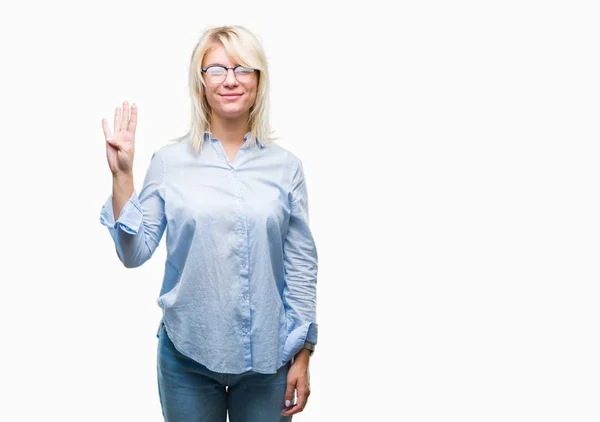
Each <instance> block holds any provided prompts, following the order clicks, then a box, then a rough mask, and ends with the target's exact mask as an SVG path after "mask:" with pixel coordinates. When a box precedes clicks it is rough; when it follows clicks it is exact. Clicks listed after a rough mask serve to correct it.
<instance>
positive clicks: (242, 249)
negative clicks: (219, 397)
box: [233, 170, 252, 366]
mask: <svg viewBox="0 0 600 422" xmlns="http://www.w3.org/2000/svg"><path fill="white" fill-rule="evenodd" d="M233 176H234V183H235V188H236V195H237V198H236V205H237V210H238V219H237V221H236V230H237V234H238V236H239V238H238V252H239V259H240V296H241V306H240V309H241V313H242V326H241V332H242V335H243V343H244V348H245V353H244V355H245V359H246V364H247V365H248V366H250V365H251V363H252V357H251V354H250V353H251V352H250V350H251V348H250V338H249V336H248V333H249V332H250V327H251V320H250V303H249V289H250V286H249V268H248V227H247V223H246V219H245V216H244V212H243V210H244V205H243V199H242V189H241V186H240V181H239V179H238V175H237V172H236V171H235V170H234V172H233Z"/></svg>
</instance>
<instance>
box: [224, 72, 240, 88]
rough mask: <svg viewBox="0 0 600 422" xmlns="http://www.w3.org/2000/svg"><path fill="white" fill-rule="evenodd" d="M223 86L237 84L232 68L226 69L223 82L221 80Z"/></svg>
mask: <svg viewBox="0 0 600 422" xmlns="http://www.w3.org/2000/svg"><path fill="white" fill-rule="evenodd" d="M223 83H224V84H225V86H232V85H237V83H238V81H237V79H236V78H235V72H234V71H233V69H227V77H226V78H225V82H223Z"/></svg>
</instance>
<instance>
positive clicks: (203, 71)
mask: <svg viewBox="0 0 600 422" xmlns="http://www.w3.org/2000/svg"><path fill="white" fill-rule="evenodd" d="M209 67H220V68H221V69H225V78H224V79H223V80H222V81H221V82H210V81H208V82H209V83H211V84H215V85H216V84H222V83H223V82H225V81H226V80H227V76H228V74H229V69H233V77H234V78H235V80H236V81H238V82H239V83H241V84H244V83H248V82H252V81H253V80H254V79H252V80H250V81H248V82H241V81H240V80H239V79H238V78H237V75H236V74H235V69H237V68H238V67H243V68H244V69H252V68H251V67H247V66H242V65H241V64H236V65H235V66H222V65H220V64H211V65H210V66H206V67H203V68H201V70H202V73H206V71H207V70H208V68H209ZM252 70H253V71H254V72H253V73H252V77H253V78H255V77H256V76H257V75H258V72H259V70H258V69H252Z"/></svg>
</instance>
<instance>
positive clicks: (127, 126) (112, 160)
mask: <svg viewBox="0 0 600 422" xmlns="http://www.w3.org/2000/svg"><path fill="white" fill-rule="evenodd" d="M136 126H137V106H136V105H135V103H134V104H132V106H131V116H130V114H129V104H128V103H127V101H124V102H123V114H122V115H121V108H120V107H117V108H116V109H115V120H114V127H113V130H114V136H113V135H112V134H111V132H110V130H109V129H108V122H107V121H106V119H102V129H103V130H104V137H105V138H106V159H107V160H108V166H109V167H110V171H111V172H112V174H113V176H116V175H120V174H129V175H131V174H132V173H133V156H134V153H135V128H136Z"/></svg>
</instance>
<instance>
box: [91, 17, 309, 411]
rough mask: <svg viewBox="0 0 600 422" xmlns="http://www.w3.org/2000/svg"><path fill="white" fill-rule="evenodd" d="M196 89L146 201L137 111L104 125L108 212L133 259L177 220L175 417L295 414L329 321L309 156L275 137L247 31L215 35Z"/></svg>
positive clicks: (160, 155) (166, 373) (164, 352)
mask: <svg viewBox="0 0 600 422" xmlns="http://www.w3.org/2000/svg"><path fill="white" fill-rule="evenodd" d="M189 87H190V94H191V98H192V119H191V127H190V130H189V132H188V133H187V134H186V135H184V136H183V137H181V138H178V139H176V140H175V141H176V142H174V143H171V144H168V145H165V146H163V147H161V148H159V149H158V150H157V151H155V152H154V154H153V156H152V159H151V160H150V165H149V167H148V171H147V174H146V177H145V180H144V184H143V187H142V190H141V191H140V194H139V196H138V195H137V192H136V191H135V189H134V183H133V173H132V164H133V156H134V144H135V142H134V140H135V130H136V126H137V118H138V111H137V107H136V105H135V104H133V105H132V106H131V113H130V110H129V104H128V103H127V102H124V103H123V113H122V114H121V109H120V107H117V109H116V111H115V117H114V135H111V132H110V130H109V128H108V124H107V122H106V119H103V120H102V127H103V130H104V135H105V137H106V141H107V142H106V153H107V159H108V164H109V167H110V170H111V172H112V174H113V193H112V195H111V196H110V197H109V198H108V200H107V201H106V203H105V204H104V206H103V207H102V210H101V214H100V221H101V222H102V224H104V225H105V226H107V227H108V230H109V232H110V234H111V236H112V238H113V240H114V243H115V247H116V252H117V254H118V257H119V259H120V260H121V261H122V262H123V264H124V265H125V266H126V267H128V268H133V267H138V266H140V265H142V264H143V263H144V262H146V261H147V260H148V259H150V257H151V256H152V254H153V252H154V251H155V249H156V247H157V246H158V244H159V242H160V239H161V237H162V235H163V232H164V231H165V228H168V230H167V235H166V238H167V240H166V244H167V260H166V263H165V272H164V278H163V283H162V288H161V291H160V295H159V298H158V299H157V302H158V305H159V306H160V307H161V309H162V314H163V317H162V319H161V323H160V325H159V329H158V332H157V337H158V338H159V343H158V355H157V372H158V385H159V397H160V400H161V406H162V412H163V415H164V418H165V420H167V421H174V422H182V421H209V422H212V421H222V422H224V421H225V419H226V414H227V412H229V420H230V421H231V422H251V421H257V422H269V421H290V420H291V418H292V415H293V414H295V413H298V412H301V411H302V410H303V409H304V406H305V405H306V402H307V399H308V396H309V394H310V388H309V357H310V355H311V354H312V350H313V348H314V345H315V344H316V343H317V328H318V327H317V323H316V279H317V250H316V247H315V243H314V240H313V237H312V234H311V231H310V228H309V222H308V198H307V189H306V182H305V177H304V172H303V167H302V162H301V161H300V160H299V159H298V158H297V157H296V156H295V155H294V154H292V153H291V152H289V151H287V150H285V149H284V148H282V147H281V146H278V145H276V144H275V143H274V142H273V139H271V138H270V137H269V132H270V130H269V127H270V126H269V121H268V110H269V78H268V71H267V62H266V58H265V54H264V52H263V49H262V47H261V45H260V42H259V41H258V40H257V39H256V37H255V36H254V35H253V34H252V33H251V32H250V31H248V30H247V29H245V28H243V27H241V26H225V27H216V28H211V29H209V30H207V31H206V32H205V33H204V34H203V35H202V37H201V38H200V40H199V42H198V44H197V45H196V47H195V48H194V51H193V54H192V58H191V63H190V73H189ZM294 392H295V393H296V396H297V397H296V402H295V403H294Z"/></svg>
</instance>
